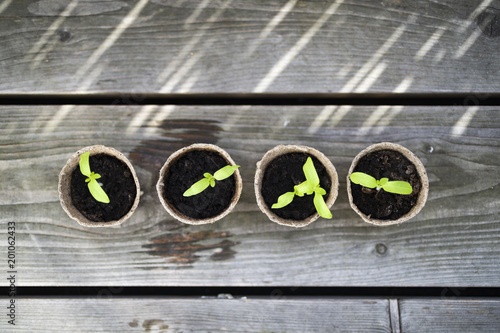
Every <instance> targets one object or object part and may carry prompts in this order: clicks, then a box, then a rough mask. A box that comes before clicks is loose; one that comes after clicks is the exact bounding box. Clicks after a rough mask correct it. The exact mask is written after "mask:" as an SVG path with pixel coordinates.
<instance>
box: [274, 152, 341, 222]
mask: <svg viewBox="0 0 500 333" xmlns="http://www.w3.org/2000/svg"><path fill="white" fill-rule="evenodd" d="M302 170H303V171H304V175H305V176H306V181H304V182H302V183H300V184H299V185H295V186H294V187H293V190H294V191H293V192H286V193H285V194H282V195H280V196H279V198H278V202H277V203H275V204H273V205H272V206H271V208H272V209H279V208H283V207H285V206H287V205H289V204H290V203H291V202H292V201H293V198H294V197H295V196H296V195H297V196H299V197H303V196H304V194H308V195H311V194H313V193H314V200H313V202H314V207H316V211H317V212H318V214H319V216H321V217H324V218H325V219H331V218H332V213H331V212H330V210H329V209H328V207H327V206H326V203H325V200H324V199H323V196H324V195H325V194H326V191H325V189H323V188H321V187H320V186H319V177H318V173H317V172H316V168H314V163H313V161H312V159H311V158H310V157H308V158H307V161H306V163H305V164H304V166H303V167H302Z"/></svg>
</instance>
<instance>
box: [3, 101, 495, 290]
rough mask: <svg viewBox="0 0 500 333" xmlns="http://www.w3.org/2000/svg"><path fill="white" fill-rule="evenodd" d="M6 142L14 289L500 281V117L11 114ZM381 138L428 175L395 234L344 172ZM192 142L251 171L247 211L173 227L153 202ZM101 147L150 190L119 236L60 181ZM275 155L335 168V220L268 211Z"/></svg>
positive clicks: (290, 110) (339, 110)
mask: <svg viewBox="0 0 500 333" xmlns="http://www.w3.org/2000/svg"><path fill="white" fill-rule="evenodd" d="M0 131H1V132H0V134H1V135H0V140H1V141H0V175H1V181H0V192H1V193H2V196H1V197H0V209H1V214H0V228H1V230H6V225H7V222H8V221H15V222H16V230H17V269H18V272H19V273H18V274H19V280H18V286H60V285H68V286H100V285H113V286H134V285H143V286H154V285H158V286H177V285H184V286H279V285H289V286H442V287H454V286H455V287H457V286H458V287H468V286H477V287H480V286H496V287H498V286H499V285H500V279H499V276H500V275H499V273H500V262H499V260H498V257H499V256H500V214H499V210H500V192H499V191H500V186H499V183H500V171H499V170H500V169H499V166H500V154H499V152H500V108H499V107H482V108H475V107H469V108H465V107H458V106H457V107H383V106H382V107H352V108H349V107H272V106H269V107H265V106H261V107H208V106H207V107H173V106H165V107H160V108H156V107H148V106H146V107H132V106H131V107H110V106H104V107H98V106H92V107H83V106H78V107H73V106H62V107H61V106H44V107H25V106H23V107H21V106H4V107H1V109H0ZM380 141H392V142H396V143H400V144H402V145H404V146H406V147H407V148H409V149H410V150H412V151H413V152H414V153H416V154H417V155H418V156H419V157H420V159H421V160H422V162H423V164H424V165H425V167H426V168H427V172H428V174H429V180H430V192H429V200H428V202H427V205H426V206H425V207H424V209H423V210H422V212H421V213H420V214H419V215H418V216H417V217H415V218H414V219H412V220H410V221H409V222H407V223H404V224H402V225H400V226H389V227H376V226H372V225H369V224H367V223H365V222H363V221H362V220H361V219H360V218H359V217H358V216H357V215H356V214H355V213H354V211H353V210H352V209H351V208H350V207H349V205H348V200H347V193H346V183H345V178H346V175H347V170H348V168H349V165H350V163H351V161H352V159H353V158H354V156H355V155H356V154H357V153H358V152H359V151H361V150H362V149H363V148H365V147H367V146H368V145H370V144H372V143H374V142H380ZM194 142H208V143H215V144H217V145H219V146H221V147H222V148H224V149H226V150H227V151H228V152H229V153H230V154H231V156H232V158H233V159H234V160H235V161H236V162H237V163H238V164H240V165H241V166H242V167H241V173H242V177H243V180H244V184H243V193H242V197H241V199H240V202H239V203H238V205H237V206H236V209H235V211H233V212H232V213H231V214H230V215H228V216H227V217H225V218H224V219H223V220H221V221H219V222H217V223H215V224H212V225H205V226H188V225H185V224H181V223H178V222H176V221H174V220H173V219H172V218H171V217H170V216H169V215H168V214H167V213H166V212H165V211H164V210H163V208H162V207H161V205H160V203H159V200H158V198H157V195H156V192H155V187H154V185H155V182H156V179H157V173H158V171H159V169H160V167H161V165H162V164H163V162H164V161H165V160H166V159H167V157H168V156H169V154H171V153H172V152H173V151H174V150H176V149H178V148H181V147H184V146H187V145H189V144H191V143H194ZM92 144H104V145H108V146H113V147H115V148H117V149H119V150H120V151H122V152H124V153H125V154H126V155H127V156H129V157H130V160H131V162H132V164H133V165H134V166H135V168H136V171H137V173H138V177H139V181H140V183H141V189H142V190H143V192H144V193H143V195H142V197H141V202H140V204H139V207H138V209H137V211H136V212H135V214H134V215H133V216H132V218H131V219H130V220H128V221H127V222H125V223H124V224H123V225H121V226H120V227H115V228H101V229H89V228H84V227H81V226H79V225H78V224H77V223H76V222H74V221H72V220H71V219H69V218H68V217H67V216H66V215H65V213H64V212H63V210H62V208H61V206H60V204H59V200H58V194H57V177H58V174H59V171H60V170H61V168H62V166H63V165H64V164H65V162H66V160H67V159H68V158H69V156H71V154H73V153H74V152H75V151H76V150H78V149H79V148H81V147H84V146H88V145H92ZM277 144H303V145H308V146H312V147H315V148H317V149H319V150H320V151H322V152H323V153H324V154H325V155H326V156H327V157H329V158H330V160H331V161H332V163H333V164H334V165H335V167H336V169H337V172H338V174H339V179H340V189H339V197H338V199H337V201H336V203H335V204H334V206H333V219H332V220H324V219H320V220H318V221H316V222H314V223H313V224H311V225H310V226H308V227H306V228H303V229H294V228H290V227H284V226H279V225H277V224H275V223H273V222H270V221H269V220H268V219H267V218H266V216H265V215H264V214H263V213H261V212H260V210H258V207H257V205H256V203H255V196H254V190H253V176H254V173H255V164H256V162H257V161H258V160H259V159H260V158H261V157H262V156H263V155H264V153H265V152H266V151H267V150H268V149H270V148H273V147H274V146H275V145H277ZM6 283H7V282H6V281H5V280H3V282H2V283H1V285H4V286H5V285H6Z"/></svg>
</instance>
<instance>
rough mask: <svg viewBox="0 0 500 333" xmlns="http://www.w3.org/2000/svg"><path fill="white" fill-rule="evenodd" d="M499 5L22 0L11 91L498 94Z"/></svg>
mask: <svg viewBox="0 0 500 333" xmlns="http://www.w3.org/2000/svg"><path fill="white" fill-rule="evenodd" d="M499 13H500V2H499V1H498V0H492V1H482V0H470V1H468V0H467V1H466V0H463V1H452V0H437V1H436V0H418V1H411V2H408V1H404V2H401V1H396V0H383V1H379V2H377V3H373V2H370V1H364V0H353V1H344V0H337V1H298V0H272V1H266V2H262V1H241V0H223V1H215V0H212V1H202V2H200V1H193V0H189V1H168V0H151V1H148V0H140V1H132V0H122V1H111V0H109V1H99V2H96V1H91V0H80V1H74V0H59V1H56V2H54V1H48V0H41V1H32V0H20V1H12V2H10V3H9V5H8V6H7V7H5V8H2V12H0V18H1V20H0V31H2V33H1V34H0V45H2V48H1V49H0V91H3V92H37V93H39V92H81V91H91V92H96V91H99V92H116V91H120V92H130V91H135V92H158V91H162V92H186V91H191V92H224V93H228V92H229V93H230V92H263V91H267V92H364V91H373V92H379V91H384V92H393V91H396V92H404V91H409V92H435V91H443V92H469V91H473V92H498V91H499V88H500V83H499V81H498V79H497V78H498V75H499V70H500V54H499V53H498V52H497V50H498V48H499V43H500V38H499V35H500V30H499V29H498V25H496V24H495V22H496V20H497V19H498V17H499V15H500V14H499Z"/></svg>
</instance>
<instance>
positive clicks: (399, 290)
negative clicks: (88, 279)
mask: <svg viewBox="0 0 500 333" xmlns="http://www.w3.org/2000/svg"><path fill="white" fill-rule="evenodd" d="M455 289H460V294H459V295H456V294H454V293H453V292H450V290H455ZM7 293H8V287H0V294H2V295H6V294H7ZM99 293H105V294H112V295H113V296H114V297H133V296H145V297H147V296H152V297H155V296H165V297H169V296H173V297H176V296H192V297H202V296H207V297H217V296H218V295H220V294H229V295H232V296H234V297H269V298H283V297H357V298H364V297H378V298H388V299H398V298H412V297H414V298H422V297H432V298H441V299H464V298H498V297H500V287H491V288H487V287H480V288H472V287H467V288H460V287H456V288H449V287H291V286H276V287H211V286H206V287H162V286H157V287H154V286H153V287H133V286H127V287H121V286H95V287H69V286H59V287H22V286H18V287H17V296H18V297H37V296H40V297H47V296H68V297H77V296H82V297H84V296H95V295H97V294H99Z"/></svg>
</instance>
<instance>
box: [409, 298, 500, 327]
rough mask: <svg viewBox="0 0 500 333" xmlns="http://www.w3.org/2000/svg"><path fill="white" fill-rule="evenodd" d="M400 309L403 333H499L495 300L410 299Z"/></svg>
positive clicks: (499, 318)
mask: <svg viewBox="0 0 500 333" xmlns="http://www.w3.org/2000/svg"><path fill="white" fill-rule="evenodd" d="M457 296H458V295H457ZM400 306H401V329H402V332H408V333H411V332H498V328H499V327H500V300H498V299H491V300H477V299H412V300H401V301H400Z"/></svg>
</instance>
